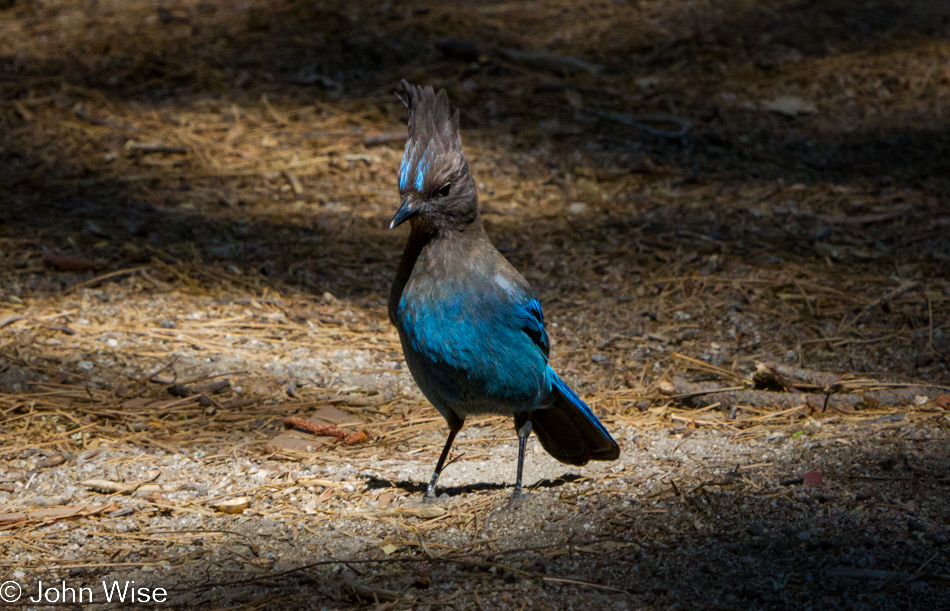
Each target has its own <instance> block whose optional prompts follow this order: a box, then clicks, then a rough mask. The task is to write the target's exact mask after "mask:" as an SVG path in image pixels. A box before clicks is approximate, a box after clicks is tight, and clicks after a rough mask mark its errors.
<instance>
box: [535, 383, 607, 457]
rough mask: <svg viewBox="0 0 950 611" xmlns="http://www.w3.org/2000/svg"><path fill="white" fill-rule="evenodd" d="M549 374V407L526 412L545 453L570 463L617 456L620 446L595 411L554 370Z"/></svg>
mask: <svg viewBox="0 0 950 611" xmlns="http://www.w3.org/2000/svg"><path fill="white" fill-rule="evenodd" d="M551 376H552V377H553V380H552V381H553V387H554V388H553V389H552V390H553V392H552V398H553V399H554V400H553V402H552V404H551V406H550V407H546V408H542V409H537V410H535V411H533V412H531V413H530V414H526V416H527V417H528V418H529V419H530V420H531V428H532V430H533V431H534V432H535V434H537V436H538V440H539V441H540V442H541V445H542V446H543V447H544V449H545V450H547V452H548V454H550V455H551V456H553V457H554V458H556V459H557V460H559V461H561V462H562V463H566V464H569V465H585V464H587V462H588V461H590V460H616V459H617V458H619V457H620V446H618V445H617V442H616V441H614V439H613V437H611V436H610V433H608V432H607V429H606V428H604V425H603V424H601V423H600V420H598V419H597V416H595V415H594V412H592V411H591V410H590V408H589V407H587V404H586V403H584V402H583V401H581V399H580V397H578V396H577V394H576V393H575V392H574V391H573V390H571V387H570V386H568V385H567V384H565V383H564V381H563V380H562V379H561V378H559V377H558V375H557V374H556V373H554V371H551Z"/></svg>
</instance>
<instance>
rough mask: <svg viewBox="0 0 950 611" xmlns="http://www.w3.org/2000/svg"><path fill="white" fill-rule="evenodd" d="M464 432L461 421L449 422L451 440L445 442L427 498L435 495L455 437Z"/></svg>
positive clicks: (427, 491) (430, 482)
mask: <svg viewBox="0 0 950 611" xmlns="http://www.w3.org/2000/svg"><path fill="white" fill-rule="evenodd" d="M460 430H462V422H461V421H449V438H448V439H446V440H445V447H444V448H442V455H441V456H439V462H437V463H436V465H435V471H434V472H433V473H432V479H431V480H429V487H428V488H426V494H425V498H426V499H430V498H432V497H433V496H434V495H435V483H436V482H437V481H439V474H440V473H442V467H444V466H445V459H446V458H448V457H449V450H450V449H451V448H452V442H453V441H455V436H456V435H458V432H459V431H460Z"/></svg>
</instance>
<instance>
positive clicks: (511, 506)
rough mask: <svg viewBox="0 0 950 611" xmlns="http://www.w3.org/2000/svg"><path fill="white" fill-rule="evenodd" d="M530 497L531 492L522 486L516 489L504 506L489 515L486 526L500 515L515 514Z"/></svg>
mask: <svg viewBox="0 0 950 611" xmlns="http://www.w3.org/2000/svg"><path fill="white" fill-rule="evenodd" d="M529 498H531V495H530V494H528V493H527V492H524V491H523V490H521V489H520V488H519V489H516V490H515V491H514V492H512V493H511V496H510V497H508V502H507V503H505V505H504V507H501V508H500V509H496V510H495V511H493V512H491V513H490V514H489V515H488V517H487V518H486V519H485V526H486V527H487V526H488V525H489V524H491V521H492V520H494V519H495V518H496V517H498V516H501V515H513V514H514V512H515V510H517V509H518V508H519V507H521V505H522V503H524V502H525V501H526V500H528V499H529Z"/></svg>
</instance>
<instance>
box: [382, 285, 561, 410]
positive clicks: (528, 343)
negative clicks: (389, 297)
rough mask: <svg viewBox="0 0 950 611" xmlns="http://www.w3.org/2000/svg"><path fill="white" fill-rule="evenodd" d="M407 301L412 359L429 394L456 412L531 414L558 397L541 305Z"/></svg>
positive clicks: (434, 298) (403, 305) (405, 325)
mask: <svg viewBox="0 0 950 611" xmlns="http://www.w3.org/2000/svg"><path fill="white" fill-rule="evenodd" d="M416 297H417V298H415V299H407V295H403V299H402V301H401V302H400V305H399V314H398V318H399V320H400V323H401V330H402V331H403V333H405V335H406V338H407V339H408V340H409V341H408V346H406V348H407V350H406V357H407V361H408V362H409V366H410V369H411V370H412V373H413V376H414V377H415V378H416V381H417V383H418V384H419V386H420V388H421V389H422V391H423V393H425V395H426V396H427V397H428V398H429V399H430V400H431V401H432V402H433V403H435V404H437V405H438V404H442V405H444V406H446V407H450V408H452V409H454V410H456V411H460V412H462V413H464V412H465V411H469V410H471V411H495V410H496V409H497V410H498V411H514V412H518V411H523V410H530V409H534V408H536V407H538V405H539V403H540V401H541V400H542V399H543V398H544V397H546V396H547V395H548V394H550V392H551V384H552V380H551V376H550V375H549V373H548V372H549V371H550V369H549V368H548V366H547V355H548V350H549V341H548V335H547V332H546V331H545V330H544V314H543V313H542V311H541V306H540V304H539V303H538V302H537V300H535V299H527V298H522V300H520V302H519V301H516V302H514V303H512V299H510V298H506V299H498V294H497V293H490V294H484V293H479V292H478V291H475V290H471V289H470V290H463V291H461V292H458V293H456V294H454V295H451V296H449V295H446V294H444V293H443V294H440V295H432V294H429V295H426V296H425V297H422V296H416Z"/></svg>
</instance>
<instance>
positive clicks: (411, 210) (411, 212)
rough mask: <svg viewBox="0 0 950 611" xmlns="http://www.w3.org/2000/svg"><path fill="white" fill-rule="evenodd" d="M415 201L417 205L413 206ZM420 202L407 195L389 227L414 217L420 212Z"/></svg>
mask: <svg viewBox="0 0 950 611" xmlns="http://www.w3.org/2000/svg"><path fill="white" fill-rule="evenodd" d="M413 203H415V204H416V205H415V206H413ZM419 212H420V210H419V202H413V200H412V198H410V197H407V198H405V199H404V200H402V204H401V205H400V206H399V210H396V216H394V217H393V220H392V222H391V223H389V228H390V229H392V228H393V227H397V226H399V225H402V224H403V223H405V222H406V221H408V220H409V219H411V218H412V217H414V216H416V215H417V214H419Z"/></svg>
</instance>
